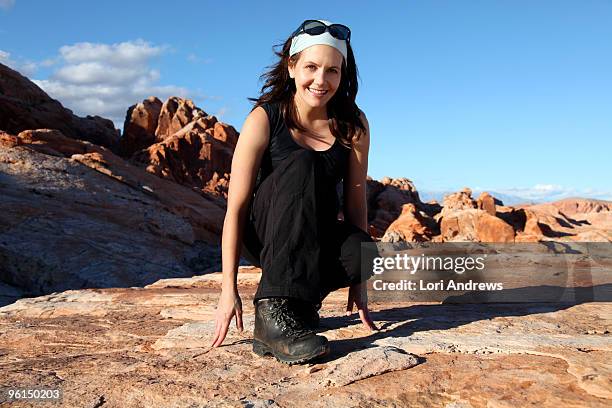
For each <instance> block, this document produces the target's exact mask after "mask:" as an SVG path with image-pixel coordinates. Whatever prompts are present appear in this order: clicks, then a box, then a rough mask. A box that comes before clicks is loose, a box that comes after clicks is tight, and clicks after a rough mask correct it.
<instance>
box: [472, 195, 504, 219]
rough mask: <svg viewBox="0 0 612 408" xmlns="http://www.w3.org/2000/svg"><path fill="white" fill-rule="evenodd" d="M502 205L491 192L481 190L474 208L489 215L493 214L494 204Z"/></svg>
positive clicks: (494, 210)
mask: <svg viewBox="0 0 612 408" xmlns="http://www.w3.org/2000/svg"><path fill="white" fill-rule="evenodd" d="M496 204H497V205H503V203H502V202H501V201H499V200H498V199H496V198H495V197H493V196H492V195H491V194H489V193H487V192H486V191H483V192H482V193H480V196H478V198H477V199H476V208H478V209H481V210H485V211H486V212H487V213H489V214H490V215H493V216H495V213H496V209H495V205H496Z"/></svg>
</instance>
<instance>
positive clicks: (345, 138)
mask: <svg viewBox="0 0 612 408" xmlns="http://www.w3.org/2000/svg"><path fill="white" fill-rule="evenodd" d="M292 38H293V36H291V37H289V38H288V39H287V40H286V41H285V43H284V44H278V45H276V46H275V47H273V49H272V50H273V51H274V53H275V54H276V55H277V56H278V57H279V58H280V59H279V61H278V62H277V63H276V64H274V65H271V66H269V67H268V68H269V71H267V72H265V73H264V74H262V75H261V77H260V78H261V79H262V80H263V81H264V85H263V86H262V87H261V95H260V96H259V98H248V99H249V100H250V101H252V102H255V106H254V107H253V109H255V108H257V107H258V106H261V105H262V104H264V103H272V102H279V103H280V107H281V112H282V115H283V118H284V120H285V123H286V124H287V127H288V128H289V129H298V130H300V131H306V129H304V127H303V126H301V125H300V124H299V123H298V121H297V108H296V106H295V103H294V101H293V96H294V95H295V92H296V89H295V81H294V80H293V79H292V78H290V77H289V71H288V67H289V64H291V66H295V64H296V63H297V61H298V59H299V58H300V54H301V52H298V53H297V54H294V55H293V56H291V57H290V56H289V48H291V39H292ZM281 46H282V48H281V51H280V52H279V51H276V49H275V48H277V47H281ZM346 51H347V57H346V61H342V67H341V76H340V85H339V86H338V89H337V91H336V93H335V94H334V96H333V97H332V98H331V99H330V100H329V102H328V103H327V116H328V118H329V127H330V129H331V132H332V134H333V135H334V136H335V137H336V138H338V139H339V141H340V142H342V143H344V144H345V145H347V146H351V145H352V143H353V141H357V140H359V131H358V130H362V131H365V125H364V124H363V123H362V121H361V118H360V117H359V115H360V110H359V108H358V107H357V104H356V103H355V97H356V96H357V88H358V86H357V75H358V73H357V65H356V64H355V57H354V55H353V50H352V48H351V45H350V43H348V42H347V44H346Z"/></svg>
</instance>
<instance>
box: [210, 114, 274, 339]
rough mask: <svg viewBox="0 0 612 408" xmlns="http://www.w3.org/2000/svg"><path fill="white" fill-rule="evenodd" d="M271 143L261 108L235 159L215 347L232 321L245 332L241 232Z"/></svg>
mask: <svg viewBox="0 0 612 408" xmlns="http://www.w3.org/2000/svg"><path fill="white" fill-rule="evenodd" d="M269 140H270V125H269V123H268V116H267V114H266V112H265V111H264V109H263V108H262V107H257V108H256V109H254V110H253V111H252V112H251V113H250V114H249V116H248V117H247V118H246V120H245V122H244V125H243V126H242V131H241V133H240V137H238V143H237V144H236V149H235V150H234V156H233V158H232V169H231V175H230V177H231V178H230V184H229V190H228V193H227V211H226V213H225V220H224V222H223V234H222V237H221V260H222V269H223V280H222V283H221V296H220V298H219V304H218V306H217V314H216V326H215V335H214V338H213V343H212V346H213V347H216V346H219V345H221V343H223V340H224V339H225V336H226V334H227V330H228V328H229V324H230V322H231V320H232V318H233V317H234V316H235V317H236V326H237V327H238V329H239V330H242V303H241V301H240V296H239V294H238V283H237V276H236V275H237V274H238V261H239V259H240V252H241V249H242V232H243V230H244V225H245V221H246V217H247V211H248V205H249V202H250V200H251V196H252V194H253V187H254V185H255V180H256V175H257V171H258V170H259V166H260V164H261V158H262V156H263V153H264V151H265V149H266V147H267V145H268V142H269Z"/></svg>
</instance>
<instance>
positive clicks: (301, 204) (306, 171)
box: [243, 150, 330, 303]
mask: <svg viewBox="0 0 612 408" xmlns="http://www.w3.org/2000/svg"><path fill="white" fill-rule="evenodd" d="M316 167H317V165H316V155H315V154H313V152H310V151H307V150H298V151H295V152H292V153H291V154H290V155H289V157H287V158H286V159H285V160H284V161H283V162H281V164H280V165H279V166H278V167H277V168H276V169H275V170H274V171H273V172H272V174H270V175H269V176H268V177H267V178H266V179H265V180H264V181H263V182H262V183H261V185H260V186H259V189H258V191H257V193H256V194H255V197H254V199H253V201H252V205H251V211H250V225H247V227H246V228H245V234H244V238H245V241H244V242H245V245H244V246H245V247H246V249H247V251H245V253H248V252H259V265H260V266H261V268H262V277H261V281H260V283H259V286H258V288H257V293H256V294H255V299H254V300H255V301H256V300H257V299H261V298H270V297H288V298H295V299H301V300H304V301H308V302H312V303H317V302H318V301H319V296H320V274H319V259H320V253H321V243H320V241H321V222H322V221H321V219H320V218H321V217H320V211H319V207H320V205H319V204H318V200H321V199H322V198H318V197H320V195H321V194H320V192H321V190H320V186H318V185H317V184H319V183H321V181H320V180H317V178H316ZM324 199H325V200H329V199H330V197H324ZM254 237H256V238H257V239H254ZM256 241H258V242H259V243H260V246H259V248H258V245H257V242H256ZM249 249H250V250H249ZM259 249H260V250H259ZM243 251H244V248H243ZM253 257H256V255H255V256H253Z"/></svg>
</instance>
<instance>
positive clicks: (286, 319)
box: [270, 299, 311, 337]
mask: <svg viewBox="0 0 612 408" xmlns="http://www.w3.org/2000/svg"><path fill="white" fill-rule="evenodd" d="M274 303H275V305H276V307H274V308H272V309H271V310H270V317H272V318H273V319H274V320H275V321H276V322H277V323H278V327H279V328H280V329H281V330H282V331H283V333H285V334H287V335H288V336H291V337H300V336H304V335H307V334H310V333H311V331H310V330H308V329H306V328H305V327H304V324H303V323H302V321H301V320H300V318H299V317H297V316H296V315H295V313H294V311H293V310H292V309H291V308H290V304H289V301H288V300H287V299H278V300H276V301H275V302H274Z"/></svg>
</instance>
